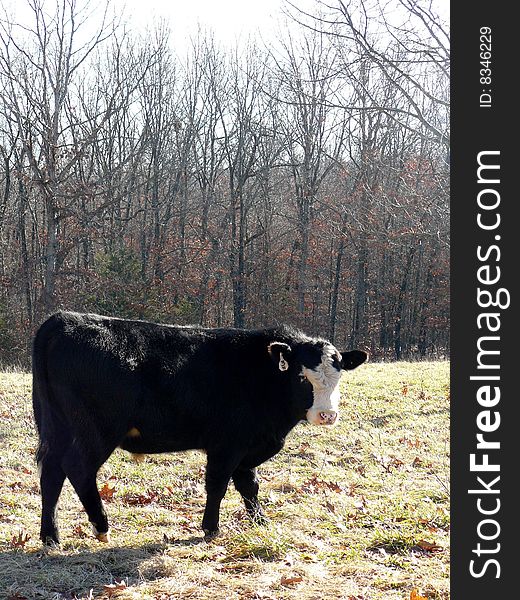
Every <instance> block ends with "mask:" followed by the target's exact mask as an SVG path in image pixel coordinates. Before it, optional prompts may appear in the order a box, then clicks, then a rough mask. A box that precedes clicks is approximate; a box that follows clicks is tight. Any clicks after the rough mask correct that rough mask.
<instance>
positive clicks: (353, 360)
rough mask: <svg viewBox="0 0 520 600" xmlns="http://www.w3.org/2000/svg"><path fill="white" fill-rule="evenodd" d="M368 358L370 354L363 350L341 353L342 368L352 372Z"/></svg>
mask: <svg viewBox="0 0 520 600" xmlns="http://www.w3.org/2000/svg"><path fill="white" fill-rule="evenodd" d="M367 358H368V354H367V353H366V352H363V350H352V351H351V352H342V353H341V368H342V369H344V370H345V371H351V370H352V369H355V368H356V367H359V365H362V364H363V363H364V362H365V361H366V360H367Z"/></svg>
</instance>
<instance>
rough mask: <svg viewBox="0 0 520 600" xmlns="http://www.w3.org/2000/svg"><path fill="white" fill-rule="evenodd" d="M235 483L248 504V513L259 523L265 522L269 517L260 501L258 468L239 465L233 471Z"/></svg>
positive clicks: (246, 504)
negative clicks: (263, 510)
mask: <svg viewBox="0 0 520 600" xmlns="http://www.w3.org/2000/svg"><path fill="white" fill-rule="evenodd" d="M233 483H234V484H235V488H236V489H237V491H238V492H239V493H240V495H241V496H242V498H243V500H244V504H245V506H246V510H247V514H248V515H249V516H250V517H251V518H252V519H253V521H255V522H257V523H265V522H266V521H267V519H266V518H265V515H264V513H263V512H262V507H261V506H260V503H259V502H258V478H257V476H256V469H254V468H252V469H248V468H246V467H238V469H236V470H235V472H234V473H233Z"/></svg>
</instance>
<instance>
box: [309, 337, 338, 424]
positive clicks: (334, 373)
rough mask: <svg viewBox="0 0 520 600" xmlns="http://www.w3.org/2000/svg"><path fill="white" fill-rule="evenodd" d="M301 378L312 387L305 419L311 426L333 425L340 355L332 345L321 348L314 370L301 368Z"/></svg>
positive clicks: (336, 412) (336, 416) (336, 417)
mask: <svg viewBox="0 0 520 600" xmlns="http://www.w3.org/2000/svg"><path fill="white" fill-rule="evenodd" d="M301 374H302V376H303V377H305V379H307V380H308V381H309V382H310V383H311V385H312V393H313V398H314V401H313V404H312V406H311V407H310V408H309V409H308V411H307V414H306V418H307V421H308V422H309V423H312V424H313V425H333V424H334V423H337V422H338V416H339V412H338V410H339V396H340V394H339V380H340V379H341V354H340V353H339V352H338V351H337V350H336V348H334V346H333V345H332V344H325V345H324V346H323V351H322V356H321V362H320V364H318V365H317V366H316V367H315V368H313V369H310V368H308V367H305V366H304V367H303V368H302V373H301Z"/></svg>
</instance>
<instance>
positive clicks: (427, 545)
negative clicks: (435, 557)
mask: <svg viewBox="0 0 520 600" xmlns="http://www.w3.org/2000/svg"><path fill="white" fill-rule="evenodd" d="M416 546H419V548H421V550H425V551H426V552H441V551H442V550H444V548H443V547H442V546H438V545H437V544H436V543H435V542H433V543H431V542H427V541H426V540H419V541H418V542H417V544H416Z"/></svg>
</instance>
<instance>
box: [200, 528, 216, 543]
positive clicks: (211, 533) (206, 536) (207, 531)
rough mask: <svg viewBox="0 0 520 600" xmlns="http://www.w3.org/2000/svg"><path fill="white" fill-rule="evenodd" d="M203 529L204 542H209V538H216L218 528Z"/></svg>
mask: <svg viewBox="0 0 520 600" xmlns="http://www.w3.org/2000/svg"><path fill="white" fill-rule="evenodd" d="M203 531H204V540H205V541H206V542H209V541H210V540H212V539H214V538H216V537H217V535H218V529H213V530H210V529H204V530H203Z"/></svg>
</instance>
